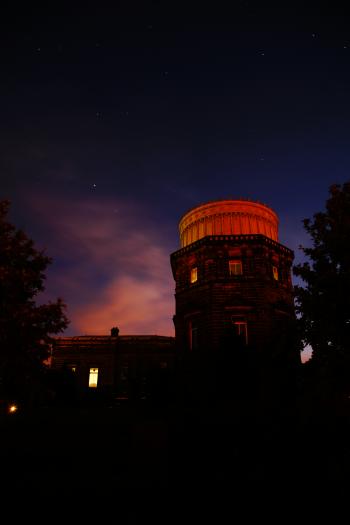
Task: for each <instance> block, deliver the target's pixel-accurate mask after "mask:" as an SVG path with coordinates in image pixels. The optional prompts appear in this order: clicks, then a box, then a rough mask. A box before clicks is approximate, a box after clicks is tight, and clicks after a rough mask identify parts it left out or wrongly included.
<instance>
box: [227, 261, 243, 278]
mask: <svg viewBox="0 0 350 525" xmlns="http://www.w3.org/2000/svg"><path fill="white" fill-rule="evenodd" d="M229 270H230V275H242V273H243V271H242V261H240V260H238V259H236V260H231V261H229Z"/></svg>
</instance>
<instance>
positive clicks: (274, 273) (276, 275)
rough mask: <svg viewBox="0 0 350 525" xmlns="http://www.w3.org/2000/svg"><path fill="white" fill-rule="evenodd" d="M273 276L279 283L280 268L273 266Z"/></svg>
mask: <svg viewBox="0 0 350 525" xmlns="http://www.w3.org/2000/svg"><path fill="white" fill-rule="evenodd" d="M272 275H273V278H274V279H275V281H278V268H277V266H272Z"/></svg>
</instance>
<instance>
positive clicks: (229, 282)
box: [171, 200, 295, 356]
mask: <svg viewBox="0 0 350 525" xmlns="http://www.w3.org/2000/svg"><path fill="white" fill-rule="evenodd" d="M278 222H279V221H278V216H277V214H276V213H275V212H274V211H273V210H272V209H271V208H269V207H268V206H266V205H265V204H261V203H258V202H253V201H249V200H219V201H212V202H208V203H206V204H201V205H200V206H198V207H196V208H193V209H191V210H190V211H188V212H187V213H185V215H183V217H182V218H181V220H180V224H179V232H180V244H181V248H180V249H179V250H178V251H176V252H174V253H173V254H172V255H171V265H172V271H173V275H174V279H175V282H176V290H175V299H176V313H175V316H174V324H175V334H176V344H177V348H178V349H179V350H180V351H183V352H185V353H186V351H187V350H191V351H192V353H193V351H194V349H195V350H196V351H198V352H199V353H201V352H202V353H208V352H209V353H210V352H213V351H214V352H215V351H217V350H218V349H220V347H221V345H222V344H223V341H224V340H225V337H226V335H225V334H227V333H228V332H229V331H230V330H231V332H232V333H236V335H237V336H239V337H240V338H241V341H243V342H244V344H249V345H250V346H251V347H254V348H255V349H256V350H257V351H258V352H264V355H266V356H267V355H269V354H270V355H275V354H277V353H278V352H279V351H280V350H279V349H282V348H283V349H286V348H287V347H288V345H290V341H291V338H290V335H289V334H290V333H291V330H292V329H293V323H294V319H295V314H294V301H293V288H292V281H291V267H292V262H293V258H294V254H293V252H292V251H291V250H290V249H289V248H287V247H285V246H283V245H282V244H280V243H279V242H278ZM192 268H196V277H197V278H196V281H195V282H193V281H192V279H191V269H192ZM193 326H195V327H196V344H195V345H194V344H193V336H192V332H193ZM226 341H227V339H226ZM194 346H195V348H194ZM283 351H284V350H283Z"/></svg>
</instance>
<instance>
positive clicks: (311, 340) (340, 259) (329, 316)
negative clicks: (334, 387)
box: [294, 182, 350, 378]
mask: <svg viewBox="0 0 350 525" xmlns="http://www.w3.org/2000/svg"><path fill="white" fill-rule="evenodd" d="M329 192H330V197H329V198H328V200H327V201H326V209H325V211H322V212H319V213H316V214H315V215H314V216H313V219H305V220H304V221H303V223H304V227H305V229H306V231H307V233H308V234H309V235H310V237H311V239H312V247H307V248H306V247H301V249H302V250H303V252H304V254H305V255H306V256H307V258H308V261H306V262H304V263H301V264H298V265H296V266H295V267H294V274H295V275H297V276H299V277H301V278H302V280H303V281H304V282H305V286H304V287H302V286H296V287H295V293H296V309H297V314H298V317H299V320H298V323H299V327H300V331H301V335H302V339H303V343H304V344H310V345H311V346H312V348H313V358H312V361H313V362H314V363H318V364H320V365H322V366H323V367H326V368H327V369H328V370H333V371H334V372H336V373H337V375H338V372H339V371H340V370H341V369H343V370H344V371H345V370H346V369H347V370H348V371H349V368H350V300H349V297H350V249H349V243H350V182H347V183H345V184H343V186H341V185H337V184H335V185H332V186H331V187H330V189H329ZM339 378H340V376H339Z"/></svg>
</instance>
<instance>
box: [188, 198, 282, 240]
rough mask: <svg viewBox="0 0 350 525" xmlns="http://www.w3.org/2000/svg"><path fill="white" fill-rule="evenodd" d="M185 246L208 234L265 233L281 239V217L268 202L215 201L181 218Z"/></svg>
mask: <svg viewBox="0 0 350 525" xmlns="http://www.w3.org/2000/svg"><path fill="white" fill-rule="evenodd" d="M179 230H180V243H181V247H184V246H188V245H189V244H191V243H192V242H196V241H198V240H199V239H202V238H203V237H206V236H207V235H249V234H260V235H265V236H266V237H268V238H269V239H272V240H274V241H278V217H277V215H276V213H275V212H274V211H273V210H272V209H271V208H269V207H268V206H266V205H265V204H262V203H259V202H254V201H248V200H221V201H212V202H208V203H205V204H202V205H200V206H197V207H196V208H193V209H192V210H190V211H188V212H187V213H186V214H185V215H184V216H183V217H182V218H181V220H180V224H179Z"/></svg>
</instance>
